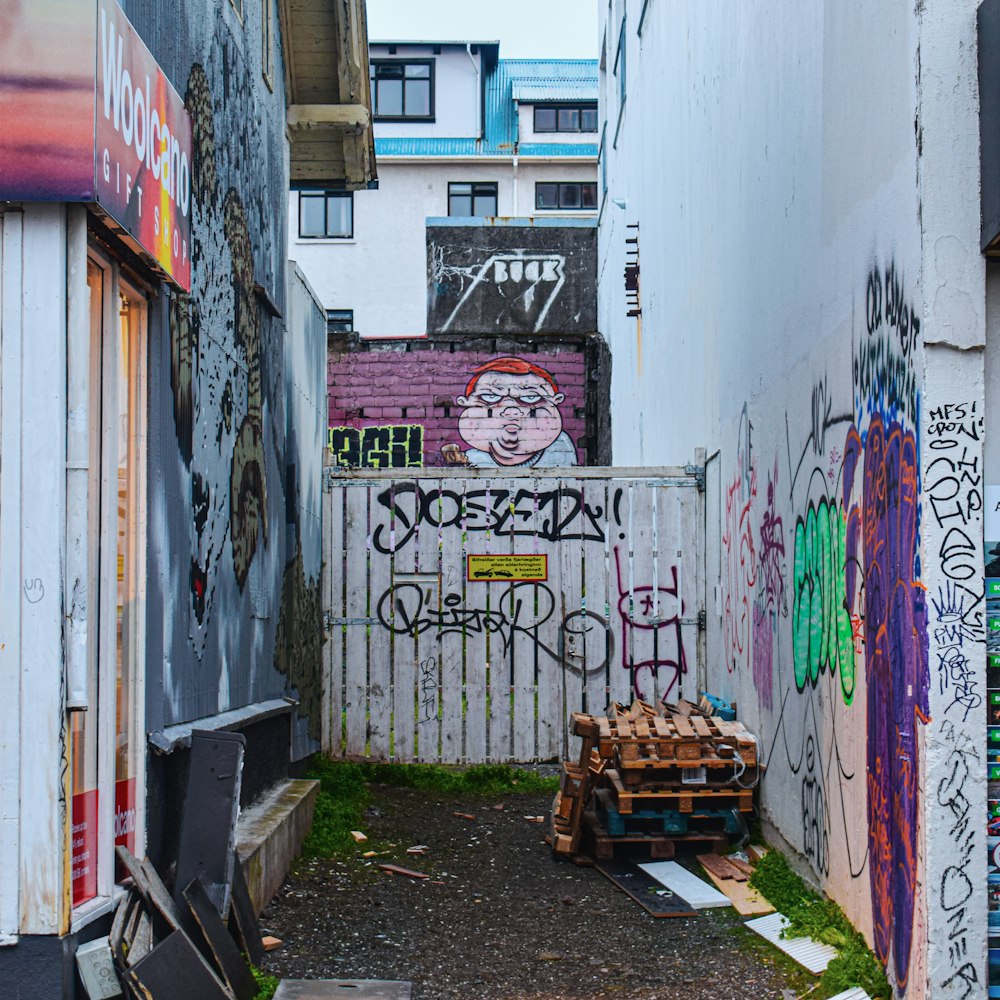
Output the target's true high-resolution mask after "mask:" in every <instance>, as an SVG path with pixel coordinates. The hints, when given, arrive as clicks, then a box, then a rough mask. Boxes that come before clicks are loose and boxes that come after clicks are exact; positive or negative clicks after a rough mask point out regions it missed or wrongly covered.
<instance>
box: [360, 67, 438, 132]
mask: <svg viewBox="0 0 1000 1000" xmlns="http://www.w3.org/2000/svg"><path fill="white" fill-rule="evenodd" d="M435 62H436V60H434V59H372V60H370V62H369V70H368V81H369V88H370V90H371V102H372V120H373V121H377V122H433V121H436V119H435V117H434V115H435V92H436V88H435V85H434V84H435V71H434V64H435ZM380 66H403V67H406V66H427V67H429V68H430V98H429V107H430V114H426V115H408V114H407V113H406V87H405V86H404V87H403V113H402V114H399V115H393V114H388V115H381V114H379V112H378V87H377V86H376V85H375V84H376V81H377V79H378V68H379V67H380ZM403 79H404V80H405V79H406V69H405V68H404V69H403Z"/></svg>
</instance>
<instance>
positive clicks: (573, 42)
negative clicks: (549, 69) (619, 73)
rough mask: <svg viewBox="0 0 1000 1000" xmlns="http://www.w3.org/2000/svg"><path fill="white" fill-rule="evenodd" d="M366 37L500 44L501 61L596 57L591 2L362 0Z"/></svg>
mask: <svg viewBox="0 0 1000 1000" xmlns="http://www.w3.org/2000/svg"><path fill="white" fill-rule="evenodd" d="M368 37H369V38H370V39H372V40H373V41H375V40H379V39H387V40H392V41H400V42H401V41H406V40H407V39H428V40H430V39H434V40H438V39H440V40H442V41H445V40H449V39H468V40H476V41H484V42H485V41H493V40H495V39H499V40H500V58H501V59H539V58H548V59H596V58H597V3H596V2H595V0H502V2H500V3H494V2H490V0H423V2H422V3H415V2H414V0H368Z"/></svg>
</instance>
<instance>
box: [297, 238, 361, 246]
mask: <svg viewBox="0 0 1000 1000" xmlns="http://www.w3.org/2000/svg"><path fill="white" fill-rule="evenodd" d="M357 242H358V240H357V237H356V236H296V237H295V245H296V246H300V247H308V246H315V245H316V244H321V245H324V246H331V245H332V246H337V245H343V244H351V243H357Z"/></svg>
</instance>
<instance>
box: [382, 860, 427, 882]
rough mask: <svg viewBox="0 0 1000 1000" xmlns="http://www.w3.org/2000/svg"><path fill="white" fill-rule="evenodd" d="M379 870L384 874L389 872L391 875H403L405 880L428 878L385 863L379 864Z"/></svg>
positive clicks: (420, 873)
mask: <svg viewBox="0 0 1000 1000" xmlns="http://www.w3.org/2000/svg"><path fill="white" fill-rule="evenodd" d="M379 868H381V869H382V871H384V872H391V873H392V874H393V875H405V876H406V877H407V878H414V879H425V878H430V875H426V874H424V872H415V871H414V870H413V869H412V868H402V867H401V866H400V865H393V864H389V863H387V862H386V863H380V864H379Z"/></svg>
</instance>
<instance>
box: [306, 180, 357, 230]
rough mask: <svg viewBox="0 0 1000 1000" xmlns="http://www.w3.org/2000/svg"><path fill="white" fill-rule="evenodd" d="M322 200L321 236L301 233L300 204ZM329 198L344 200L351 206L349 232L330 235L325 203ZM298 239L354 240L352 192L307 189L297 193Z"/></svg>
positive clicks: (331, 189) (333, 189)
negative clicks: (308, 200)
mask: <svg viewBox="0 0 1000 1000" xmlns="http://www.w3.org/2000/svg"><path fill="white" fill-rule="evenodd" d="M320 197H321V198H322V199H323V235H316V234H313V233H303V232H302V203H303V201H305V200H307V199H312V198H320ZM330 198H338V199H346V200H347V202H348V204H349V205H350V206H351V231H350V232H349V233H333V234H331V233H330V223H329V218H328V216H327V203H328V201H329V199H330ZM298 238H299V239H300V240H353V239H354V192H353V191H340V190H337V189H335V188H307V189H304V190H301V191H299V220H298Z"/></svg>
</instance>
